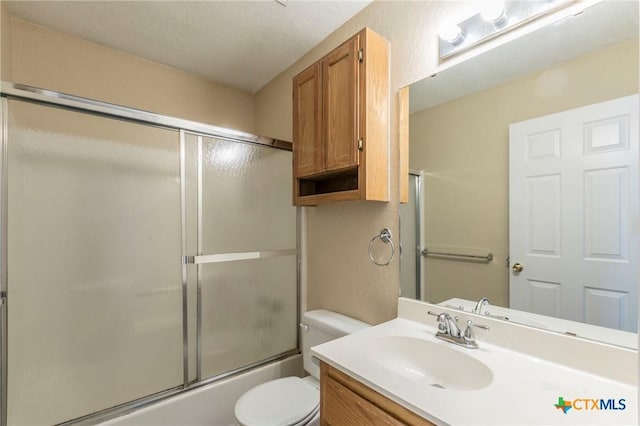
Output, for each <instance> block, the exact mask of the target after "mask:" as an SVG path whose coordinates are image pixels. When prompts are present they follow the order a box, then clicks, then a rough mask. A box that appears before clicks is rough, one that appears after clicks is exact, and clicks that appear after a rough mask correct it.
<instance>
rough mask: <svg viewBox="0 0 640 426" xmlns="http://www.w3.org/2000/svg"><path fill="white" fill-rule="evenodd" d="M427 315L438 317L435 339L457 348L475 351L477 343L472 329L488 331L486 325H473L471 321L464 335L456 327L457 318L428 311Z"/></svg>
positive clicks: (444, 313)
mask: <svg viewBox="0 0 640 426" xmlns="http://www.w3.org/2000/svg"><path fill="white" fill-rule="evenodd" d="M427 313H428V314H429V315H433V316H436V317H438V318H437V323H438V331H437V332H436V338H437V339H440V340H444V341H445V342H449V343H454V344H456V345H459V346H464V347H465V348H469V349H477V348H478V343H477V342H476V336H475V334H474V332H473V327H478V328H482V329H484V330H489V327H488V326H486V325H479V324H474V323H473V321H471V320H468V321H467V327H466V328H465V330H464V333H463V332H461V331H460V327H458V318H457V317H452V316H451V315H449V314H448V313H446V312H443V313H441V314H436V313H435V312H431V311H428V312H427Z"/></svg>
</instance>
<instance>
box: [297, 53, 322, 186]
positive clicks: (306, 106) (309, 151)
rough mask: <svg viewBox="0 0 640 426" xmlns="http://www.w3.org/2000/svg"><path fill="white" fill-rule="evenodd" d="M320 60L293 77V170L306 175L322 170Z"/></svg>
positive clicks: (300, 174) (299, 174)
mask: <svg viewBox="0 0 640 426" xmlns="http://www.w3.org/2000/svg"><path fill="white" fill-rule="evenodd" d="M321 84H322V79H321V77H320V63H319V62H318V63H316V64H314V65H312V66H311V67H309V68H307V69H306V70H305V71H303V72H302V73H300V74H298V75H297V76H296V77H295V78H294V80H293V174H294V176H295V177H299V176H309V175H313V174H315V173H319V172H321V171H322V170H323V167H324V165H323V152H324V151H323V147H322V99H321V95H322V93H321V91H320V87H321Z"/></svg>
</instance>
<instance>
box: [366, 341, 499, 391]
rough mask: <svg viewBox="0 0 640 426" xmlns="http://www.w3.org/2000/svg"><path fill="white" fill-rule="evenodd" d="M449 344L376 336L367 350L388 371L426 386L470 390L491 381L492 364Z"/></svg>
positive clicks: (486, 384)
mask: <svg viewBox="0 0 640 426" xmlns="http://www.w3.org/2000/svg"><path fill="white" fill-rule="evenodd" d="M447 345H449V343H446V342H442V343H441V342H431V341H428V340H423V339H419V338H414V337H405V336H384V337H379V338H377V339H374V340H373V342H372V346H371V347H369V348H368V352H369V353H370V357H371V359H372V360H373V361H374V362H376V363H377V364H379V365H380V366H382V367H383V368H385V369H386V370H388V371H391V372H393V373H395V374H398V375H399V376H402V377H404V378H406V379H409V380H412V381H420V382H423V383H424V384H425V386H432V387H435V388H440V389H452V390H458V391H460V390H464V391H470V390H478V389H482V388H484V387H486V386H488V385H489V384H490V383H491V381H492V380H493V373H492V372H491V370H490V369H489V367H487V366H486V365H485V364H483V363H482V362H481V361H478V360H476V359H475V358H473V357H471V356H469V355H466V354H464V353H463V352H461V351H460V350H458V349H457V348H456V349H454V347H449V346H447ZM467 350H469V349H467Z"/></svg>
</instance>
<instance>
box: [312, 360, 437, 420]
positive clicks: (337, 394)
mask: <svg viewBox="0 0 640 426" xmlns="http://www.w3.org/2000/svg"><path fill="white" fill-rule="evenodd" d="M320 374H321V377H320V424H321V425H322V426H369V425H376V426H378V425H380V426H385V425H389V426H391V425H393V426H398V425H416V426H434V424H433V423H431V422H429V421H427V420H425V419H423V418H422V417H420V416H418V415H417V414H415V413H413V412H412V411H409V410H407V409H406V408H404V407H402V406H401V405H398V404H397V403H395V402H393V401H392V400H390V399H388V398H386V397H384V396H382V395H380V394H379V393H378V392H376V391H374V390H373V389H371V388H369V387H367V386H366V385H364V384H362V383H360V382H359V381H357V380H355V379H353V378H352V377H350V376H348V375H346V374H344V373H342V372H341V371H339V370H337V369H335V368H333V367H331V366H330V365H329V364H327V363H324V362H322V363H321V365H320Z"/></svg>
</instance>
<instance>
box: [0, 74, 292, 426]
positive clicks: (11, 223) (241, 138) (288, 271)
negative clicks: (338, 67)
mask: <svg viewBox="0 0 640 426" xmlns="http://www.w3.org/2000/svg"><path fill="white" fill-rule="evenodd" d="M2 89H3V98H2V104H1V112H2V161H1V174H0V178H1V186H0V188H1V192H0V194H1V206H2V211H1V215H0V217H1V225H2V227H1V232H0V236H1V238H0V262H2V263H1V274H0V290H1V291H2V294H1V296H2V297H1V298H0V301H1V302H2V305H1V308H2V310H1V314H2V316H1V317H0V322H1V325H2V342H1V343H2V351H1V354H2V364H1V370H0V376H1V379H2V398H1V402H0V408H1V412H2V425H6V424H9V425H33V424H64V423H71V422H74V423H75V422H84V423H95V422H97V421H98V420H99V419H103V418H105V417H107V416H109V415H116V414H118V413H119V412H125V411H126V410H130V409H131V408H132V407H134V406H139V405H141V404H145V403H148V402H151V401H154V400H157V399H159V398H162V397H165V396H168V395H171V394H174V393H178V392H181V391H184V390H186V389H189V388H193V387H197V386H200V385H202V384H204V383H210V382H212V381H215V380H219V379H221V378H224V377H226V376H229V375H231V374H235V373H237V372H240V371H243V370H245V369H248V368H251V367H253V366H256V365H260V364H263V363H266V362H269V361H271V360H274V359H277V358H281V357H285V356H287V355H290V354H293V353H296V352H297V346H298V342H297V325H296V324H297V315H298V314H297V312H298V309H297V308H298V272H297V271H298V249H297V245H298V244H297V218H296V209H295V208H294V207H292V205H291V152H290V144H287V143H283V142H280V141H274V140H270V139H266V138H258V137H255V136H252V135H247V134H243V133H238V132H232V131H228V130H225V129H220V128H216V127H212V126H206V125H201V124H199V123H193V122H188V121H185V120H179V119H172V118H169V117H163V116H158V115H155V114H150V113H146V112H142V111H137V110H131V109H127V108H122V107H117V106H113V105H108V104H103V103H99V102H93V101H88V100H84V99H80V98H74V97H70V96H65V95H61V94H52V93H51V92H44V91H38V90H36V89H31V88H24V87H17V86H12V85H7V84H3V88H2ZM287 148H288V149H287Z"/></svg>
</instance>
